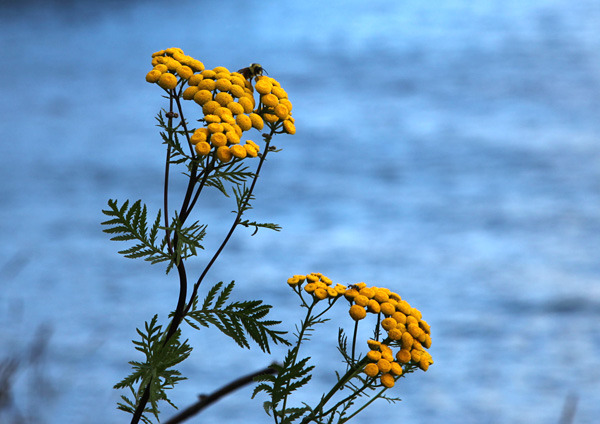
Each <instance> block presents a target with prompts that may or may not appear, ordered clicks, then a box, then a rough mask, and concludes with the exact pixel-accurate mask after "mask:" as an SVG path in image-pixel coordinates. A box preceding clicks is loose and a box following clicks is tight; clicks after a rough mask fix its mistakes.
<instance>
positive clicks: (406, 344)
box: [401, 332, 414, 350]
mask: <svg viewBox="0 0 600 424" xmlns="http://www.w3.org/2000/svg"><path fill="white" fill-rule="evenodd" d="M413 343H414V339H413V336H411V335H410V333H408V332H407V333H402V340H401V346H402V349H407V350H408V349H410V348H411V347H412V345H413Z"/></svg>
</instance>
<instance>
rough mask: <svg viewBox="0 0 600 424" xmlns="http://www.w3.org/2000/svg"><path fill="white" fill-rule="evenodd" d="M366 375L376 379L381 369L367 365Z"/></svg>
mask: <svg viewBox="0 0 600 424" xmlns="http://www.w3.org/2000/svg"><path fill="white" fill-rule="evenodd" d="M364 373H365V374H367V375H368V376H369V377H375V376H376V375H377V374H379V368H378V367H377V365H375V364H372V363H371V364H367V365H365V369H364Z"/></svg>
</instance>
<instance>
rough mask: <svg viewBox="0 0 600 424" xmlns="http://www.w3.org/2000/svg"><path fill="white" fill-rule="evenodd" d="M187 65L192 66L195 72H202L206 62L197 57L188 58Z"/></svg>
mask: <svg viewBox="0 0 600 424" xmlns="http://www.w3.org/2000/svg"><path fill="white" fill-rule="evenodd" d="M187 65H188V66H189V67H190V68H192V70H193V71H194V72H202V71H203V70H204V63H202V62H200V61H199V60H196V59H192V60H188V61H187Z"/></svg>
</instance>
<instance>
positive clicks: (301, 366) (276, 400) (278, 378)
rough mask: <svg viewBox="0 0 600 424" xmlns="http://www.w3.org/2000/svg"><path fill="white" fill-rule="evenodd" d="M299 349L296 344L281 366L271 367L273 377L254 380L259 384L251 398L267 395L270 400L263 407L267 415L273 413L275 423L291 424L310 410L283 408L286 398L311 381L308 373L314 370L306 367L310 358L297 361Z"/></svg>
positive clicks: (304, 408) (311, 366)
mask: <svg viewBox="0 0 600 424" xmlns="http://www.w3.org/2000/svg"><path fill="white" fill-rule="evenodd" d="M299 347H300V345H299V344H297V345H296V346H295V347H294V348H293V349H290V350H289V351H288V353H287V355H286V356H285V359H284V361H283V364H282V365H278V364H273V365H272V367H274V368H275V370H276V371H277V373H276V374H275V375H271V374H263V375H261V376H259V377H257V378H255V380H256V381H259V382H260V384H258V385H257V386H256V388H255V389H254V393H253V394H252V398H254V397H255V396H256V395H257V394H258V393H260V392H266V393H267V394H268V395H269V397H270V399H271V400H269V401H266V402H264V404H263V407H264V409H265V411H266V412H267V414H270V412H273V415H274V417H275V418H276V420H275V422H280V423H292V422H294V421H295V420H296V419H298V418H300V417H301V416H302V415H304V414H305V413H306V412H307V411H309V410H310V407H309V406H308V405H304V407H298V408H286V406H285V405H286V400H287V398H288V396H289V395H291V394H292V393H293V392H294V391H296V390H297V389H299V388H300V387H302V386H304V385H305V384H307V383H308V382H309V381H310V380H311V378H312V374H310V372H311V371H312V370H313V369H314V368H315V367H314V365H310V366H309V365H307V364H308V361H309V360H310V357H306V358H303V359H301V360H299V361H297V359H296V357H297V355H298V349H299ZM280 404H283V406H282V408H279V405H280ZM277 418H278V419H279V421H278V420H277Z"/></svg>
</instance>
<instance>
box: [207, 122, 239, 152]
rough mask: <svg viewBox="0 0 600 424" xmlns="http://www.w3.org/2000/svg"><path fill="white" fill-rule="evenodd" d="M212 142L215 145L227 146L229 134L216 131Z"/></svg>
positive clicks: (211, 139) (211, 138)
mask: <svg viewBox="0 0 600 424" xmlns="http://www.w3.org/2000/svg"><path fill="white" fill-rule="evenodd" d="M211 125H212V124H211ZM209 126H210V125H209ZM209 131H210V129H209ZM210 144H212V145H213V146H215V147H221V146H226V145H227V136H226V135H225V134H224V133H222V132H216V133H214V134H213V135H212V136H211V137H210ZM232 153H233V152H232Z"/></svg>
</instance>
